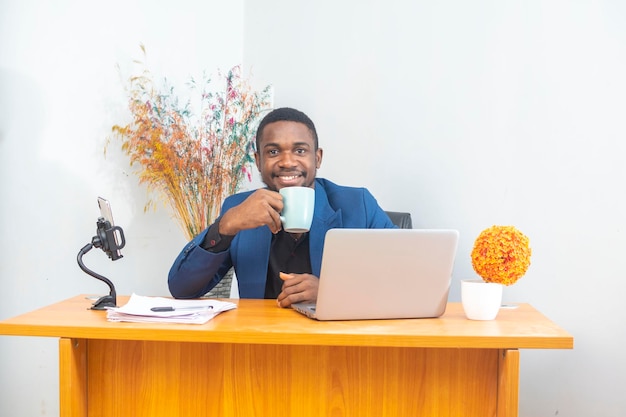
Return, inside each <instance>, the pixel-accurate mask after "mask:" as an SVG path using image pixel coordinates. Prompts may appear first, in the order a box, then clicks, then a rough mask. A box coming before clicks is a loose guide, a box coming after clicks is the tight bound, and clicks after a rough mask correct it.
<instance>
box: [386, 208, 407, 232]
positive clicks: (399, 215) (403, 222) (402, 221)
mask: <svg viewBox="0 0 626 417" xmlns="http://www.w3.org/2000/svg"><path fill="white" fill-rule="evenodd" d="M385 213H387V216H389V218H390V219H391V221H392V222H393V224H395V225H396V226H398V227H399V228H400V229H412V228H413V222H412V221H411V213H403V212H399V211H386V212H385Z"/></svg>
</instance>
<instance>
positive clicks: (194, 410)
mask: <svg viewBox="0 0 626 417" xmlns="http://www.w3.org/2000/svg"><path fill="white" fill-rule="evenodd" d="M500 352H501V351H499V350H497V349H454V348H447V349H431V348H396V347H346V346H298V345H265V344H257V345H255V344H213V343H186V342H151V341H119V340H88V341H87V358H88V364H87V380H88V381H87V389H88V398H89V401H88V415H89V416H90V417H100V416H102V417H105V416H106V417H111V416H134V417H142V416H146V417H155V416H167V417H177V416H181V417H182V416H210V417H214V416H226V415H234V416H246V417H251V416H263V417H267V416H272V417H280V416H285V417H287V416H289V417H291V416H299V417H300V416H359V417H368V416H372V417H381V416H439V417H445V416H464V417H472V416H477V417H478V416H479V417H486V416H494V415H496V409H497V397H498V366H499V365H498V364H499V354H500Z"/></svg>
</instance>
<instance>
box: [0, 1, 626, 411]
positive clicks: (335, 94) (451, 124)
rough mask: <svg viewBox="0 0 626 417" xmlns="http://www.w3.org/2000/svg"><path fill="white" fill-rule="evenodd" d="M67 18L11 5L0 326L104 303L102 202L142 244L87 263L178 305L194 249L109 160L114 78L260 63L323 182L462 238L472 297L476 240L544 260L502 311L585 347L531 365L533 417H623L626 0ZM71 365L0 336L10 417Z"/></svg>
mask: <svg viewBox="0 0 626 417" xmlns="http://www.w3.org/2000/svg"><path fill="white" fill-rule="evenodd" d="M49 3H50V2H43V1H35V0H30V1H17V0H0V195H1V196H2V197H0V200H1V203H0V254H1V255H0V256H1V259H0V282H1V283H2V290H3V291H2V293H3V302H2V303H0V319H4V318H8V317H11V316H14V315H17V314H20V313H23V312H26V311H29V310H32V309H34V308H37V307H41V306H44V305H47V304H50V303H53V302H57V301H59V300H62V299H65V298H68V297H71V296H74V295H76V294H79V293H103V292H105V289H104V288H103V284H102V283H100V282H98V281H96V280H94V279H92V278H90V277H88V276H86V275H85V274H84V273H83V272H81V271H80V270H79V268H78V267H77V265H76V261H75V259H76V254H77V252H78V250H79V249H80V248H81V247H82V246H84V245H85V244H86V243H88V242H89V241H90V240H91V236H92V235H93V234H94V232H95V220H96V217H97V216H98V210H97V206H96V196H98V195H103V196H105V197H107V198H109V199H110V200H111V202H112V204H113V210H114V214H115V218H116V221H117V223H118V224H120V225H121V226H122V227H124V231H125V233H126V238H127V241H128V243H127V247H126V248H125V249H124V251H123V253H124V258H123V259H121V260H119V261H117V262H115V263H112V262H110V261H109V260H108V259H107V258H106V256H105V255H104V254H103V253H102V252H100V251H97V250H94V251H92V252H90V253H89V254H87V255H86V257H85V262H86V263H87V264H88V265H89V266H90V267H92V268H93V269H94V270H96V271H98V272H100V273H102V274H104V275H106V276H108V277H110V278H111V279H113V281H114V282H115V284H116V287H117V289H118V293H120V294H128V293H130V292H133V291H134V292H137V293H140V294H146V295H163V294H167V288H166V284H165V281H166V274H167V270H168V269H169V266H170V264H171V261H172V260H173V258H174V257H175V256H176V255H177V253H178V251H179V249H180V248H181V247H182V245H183V244H184V238H183V236H182V233H181V232H180V231H179V230H178V228H177V226H176V224H175V223H174V222H173V221H172V220H171V219H170V218H169V213H168V212H167V210H165V209H161V210H158V211H156V212H150V213H147V214H145V213H143V205H144V202H145V190H144V189H143V188H140V187H138V186H137V184H136V177H135V176H134V175H133V174H131V173H130V170H129V169H128V167H127V165H126V161H125V159H124V157H123V156H122V155H120V154H119V152H115V151H110V152H109V156H108V157H107V159H104V157H103V155H102V148H103V146H104V143H105V141H106V138H107V137H108V135H109V132H110V127H111V126H112V125H113V124H115V123H120V121H121V120H123V119H124V118H125V117H128V115H127V114H126V112H125V101H124V92H123V90H122V83H121V81H120V78H119V74H118V72H117V69H116V67H115V66H116V64H119V65H120V66H121V71H122V72H123V73H124V74H127V73H128V72H129V71H131V70H132V65H131V61H132V60H133V59H136V58H141V54H140V51H139V47H138V45H139V44H140V43H143V44H145V45H146V47H147V49H148V59H149V64H150V66H151V68H152V69H153V72H155V74H159V75H165V76H167V77H168V78H169V79H170V80H172V81H173V82H174V83H177V84H182V83H183V82H184V81H185V79H186V77H187V76H188V75H196V76H197V75H199V74H200V73H201V71H202V70H209V71H211V70H213V69H214V68H217V67H221V68H227V67H229V66H232V65H234V64H236V63H239V62H241V61H242V60H243V61H244V62H245V64H246V66H247V67H251V68H252V70H253V73H254V75H255V77H256V82H258V83H259V85H264V84H266V83H272V84H274V87H275V103H276V105H289V106H294V107H299V108H301V109H302V110H304V111H306V112H307V113H308V114H309V115H310V116H311V117H312V118H313V119H314V121H315V122H316V124H317V127H318V130H319V133H320V140H321V145H322V146H323V148H324V149H325V158H324V162H323V167H322V169H321V170H320V175H321V176H325V177H327V178H330V179H332V180H334V181H336V182H339V183H343V184H350V185H363V186H367V187H368V188H370V189H371V190H372V192H373V193H374V194H375V195H376V196H377V198H378V200H379V202H380V203H381V205H383V206H384V207H385V208H388V209H392V210H407V211H410V212H411V213H412V215H413V221H414V225H415V226H416V227H454V228H457V229H459V230H460V232H461V236H462V240H461V244H460V247H459V257H458V260H457V264H456V268H455V276H454V282H453V292H452V294H451V298H452V300H454V301H457V300H458V297H459V288H458V287H459V284H458V282H459V280H460V279H461V278H464V277H467V276H471V275H472V274H473V272H472V270H471V265H470V261H469V251H470V250H471V245H472V243H473V239H474V238H475V236H476V235H477V234H478V233H479V232H480V230H482V229H483V228H485V227H487V226H490V225H492V224H496V223H498V224H514V225H516V226H517V227H519V228H520V229H521V230H522V231H524V232H525V233H526V234H527V235H528V236H529V237H530V239H531V244H532V246H533V250H534V255H533V259H532V261H533V263H532V266H531V269H530V270H529V272H528V274H527V276H526V277H524V278H523V279H522V281H520V282H519V283H518V284H516V285H515V286H513V287H509V288H507V289H506V291H505V297H506V299H507V300H509V301H520V302H529V303H531V304H532V305H534V306H535V307H537V308H538V309H539V310H541V311H542V312H544V313H545V314H546V315H547V316H548V317H550V318H551V319H553V320H554V321H556V322H557V323H558V324H560V325H561V326H563V327H565V328H566V329H567V330H568V331H570V332H571V333H572V334H573V335H574V337H575V349H574V350H573V351H522V365H521V373H522V382H521V389H520V402H521V404H520V415H521V416H523V417H524V416H529V417H531V416H532V417H534V416H554V415H559V416H560V417H562V416H568V417H569V416H573V417H583V416H584V417H587V416H590V415H593V416H611V417H613V416H615V417H617V416H622V415H624V414H626V399H625V398H624V396H623V395H622V390H623V386H624V382H625V381H624V375H626V362H625V360H624V359H623V355H621V352H620V345H621V343H623V342H625V341H626V340H625V339H626V330H625V326H624V325H623V318H624V314H623V313H622V309H620V308H619V306H620V304H619V302H620V301H621V293H622V292H624V289H625V287H626V285H625V284H624V283H623V278H624V276H625V275H626V274H625V272H626V271H625V267H624V264H623V262H620V255H621V253H622V250H623V248H626V238H625V236H624V231H625V230H626V220H625V217H624V213H625V212H626V210H625V208H626V207H625V205H626V204H625V202H626V199H625V189H624V186H623V182H624V179H626V175H625V174H626V172H625V171H626V168H625V167H624V164H623V163H622V160H623V159H624V157H623V154H624V150H625V149H624V148H625V147H626V145H625V144H624V140H623V138H624V133H625V130H626V128H625V125H624V123H623V119H624V117H623V115H624V114H626V101H624V99H623V97H625V96H626V94H625V93H626V78H625V77H624V74H625V73H626V71H625V70H626V53H625V46H624V45H626V42H625V41H626V39H625V38H626V33H625V31H626V24H625V23H626V5H623V3H622V2H618V1H595V2H594V1H590V0H587V1H584V0H583V1H578V2H565V1H551V2H546V1H540V0H527V1H525V2H512V1H506V0H505V1H497V2H496V1H485V0H477V1H473V2H465V1H462V0H448V1H444V2H432V1H423V0H418V1H412V2H408V1H406V2H405V1H401V0H386V1H382V0H369V1H358V2H357V1H344V2H337V1H327V0H324V1H317V2H302V3H301V4H300V3H298V2H292V1H285V0H283V1H278V0H262V1H245V2H244V1H235V2H232V1H229V2H225V1H224V2H219V1H217V0H213V1H209V2H200V1H181V2H172V5H171V6H161V5H158V6H157V5H156V4H157V3H155V2H148V1H137V0H130V1H112V2H108V3H107V4H106V5H102V4H100V3H95V2H79V1H76V0H57V1H56V2H53V3H50V4H49ZM31 358H34V359H31ZM56 363H57V347H56V341H54V340H48V339H34V338H16V337H0V386H2V388H3V389H2V390H1V391H0V415H2V416H4V415H12V416H13V415H14V416H34V415H57V413H58V411H57V410H58V381H57V379H58V377H57V365H56Z"/></svg>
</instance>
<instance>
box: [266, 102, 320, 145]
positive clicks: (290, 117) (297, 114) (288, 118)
mask: <svg viewBox="0 0 626 417" xmlns="http://www.w3.org/2000/svg"><path fill="white" fill-rule="evenodd" d="M274 122H297V123H302V124H303V125H305V126H306V127H308V128H309V131H310V132H311V134H312V135H313V142H314V144H315V150H317V148H318V147H319V144H318V140H317V131H316V130H315V125H314V124H313V120H311V119H310V118H309V116H307V115H306V114H304V113H302V112H301V111H300V110H296V109H292V108H291V107H281V108H278V109H274V110H272V111H271V112H269V113H268V114H266V115H265V117H264V118H263V120H261V123H259V127H258V128H257V130H256V148H257V151H258V150H259V145H260V142H261V137H262V136H263V129H265V126H267V125H268V124H270V123H274Z"/></svg>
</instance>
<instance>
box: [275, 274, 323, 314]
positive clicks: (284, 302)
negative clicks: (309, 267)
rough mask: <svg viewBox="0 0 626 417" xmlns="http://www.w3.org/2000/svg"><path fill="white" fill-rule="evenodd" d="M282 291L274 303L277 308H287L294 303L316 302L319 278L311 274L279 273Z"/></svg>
mask: <svg viewBox="0 0 626 417" xmlns="http://www.w3.org/2000/svg"><path fill="white" fill-rule="evenodd" d="M280 279H282V280H283V290H282V291H281V293H280V294H278V298H277V299H276V301H277V302H278V306H279V307H289V306H291V305H292V304H294V303H302V302H306V303H314V302H315V301H317V289H318V286H319V281H320V280H319V278H317V277H316V276H315V275H311V274H285V273H284V272H281V273H280Z"/></svg>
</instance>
